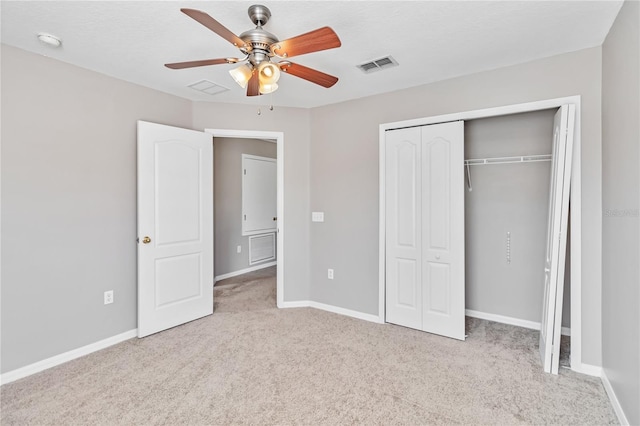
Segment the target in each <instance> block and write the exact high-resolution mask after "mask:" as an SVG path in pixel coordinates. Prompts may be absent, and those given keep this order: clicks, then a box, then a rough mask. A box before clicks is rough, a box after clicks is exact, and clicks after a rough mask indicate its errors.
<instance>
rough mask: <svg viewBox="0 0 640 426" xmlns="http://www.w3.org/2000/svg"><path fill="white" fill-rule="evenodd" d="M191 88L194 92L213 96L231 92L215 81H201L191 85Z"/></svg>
mask: <svg viewBox="0 0 640 426" xmlns="http://www.w3.org/2000/svg"><path fill="white" fill-rule="evenodd" d="M189 87H190V88H191V89H193V90H197V91H198V92H202V93H206V94H207V95H212V96H213V95H217V94H218V93H222V92H226V91H227V90H229V89H228V88H226V87H223V86H220V85H219V84H215V83H214V82H213V81H209V80H200V81H198V82H197V83H193V84H190V85H189Z"/></svg>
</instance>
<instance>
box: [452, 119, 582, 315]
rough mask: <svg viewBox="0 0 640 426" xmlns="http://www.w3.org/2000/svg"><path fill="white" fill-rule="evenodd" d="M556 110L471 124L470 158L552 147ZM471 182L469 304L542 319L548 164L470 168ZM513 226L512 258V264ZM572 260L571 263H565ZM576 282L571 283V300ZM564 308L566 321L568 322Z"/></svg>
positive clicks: (467, 202) (467, 148)
mask: <svg viewBox="0 0 640 426" xmlns="http://www.w3.org/2000/svg"><path fill="white" fill-rule="evenodd" d="M556 111H557V109H552V110H546V111H537V112H531V113H524V114H514V115H509V116H503V117H493V118H485V119H480V120H470V121H467V122H465V126H464V133H465V158H491V157H508V156H517V155H540V154H549V153H551V145H552V135H553V117H554V115H555V113H556ZM469 170H470V172H471V186H472V190H471V191H469V190H468V189H467V188H465V237H466V258H465V261H466V271H465V274H466V307H467V309H472V310H475V311H480V312H484V313H490V314H497V315H504V316H507V317H512V318H518V319H523V320H527V321H534V322H540V320H541V318H542V298H543V293H544V257H545V249H546V237H547V219H548V207H549V183H550V170H551V163H550V162H539V163H524V164H494V165H481V166H471V167H470V168H469ZM507 232H510V234H511V244H510V253H511V262H510V263H507V257H506V245H507V243H506V240H507ZM567 266H568V265H567ZM570 287H571V286H570V283H569V282H566V283H565V299H569V297H570V294H569V289H570ZM570 318H571V316H570V315H569V312H563V319H564V322H563V325H564V326H569V324H570Z"/></svg>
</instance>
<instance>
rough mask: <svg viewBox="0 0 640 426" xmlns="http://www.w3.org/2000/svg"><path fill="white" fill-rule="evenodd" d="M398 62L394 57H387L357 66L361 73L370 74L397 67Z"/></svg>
mask: <svg viewBox="0 0 640 426" xmlns="http://www.w3.org/2000/svg"><path fill="white" fill-rule="evenodd" d="M397 66H398V61H396V60H395V59H393V57H392V56H385V57H383V58H378V59H374V60H372V61H368V62H365V63H363V64H360V65H356V67H357V68H359V69H360V71H362V72H364V73H366V74H369V73H372V72H376V71H380V70H383V69H387V68H392V67H397Z"/></svg>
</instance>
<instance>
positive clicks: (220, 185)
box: [213, 138, 277, 276]
mask: <svg viewBox="0 0 640 426" xmlns="http://www.w3.org/2000/svg"><path fill="white" fill-rule="evenodd" d="M276 148H277V145H276V144H275V143H273V142H267V141H263V140H259V139H242V138H214V140H213V153H214V154H213V158H214V159H215V160H214V186H215V188H214V206H215V218H214V225H215V255H214V258H215V274H216V276H220V275H223V274H228V273H229V272H236V271H241V270H243V269H246V268H248V267H250V266H251V265H249V237H248V236H244V237H243V236H242V220H241V219H242V154H251V155H258V156H260V157H268V158H276V155H277V153H276ZM237 246H242V252H241V253H238V252H237V250H236V249H237Z"/></svg>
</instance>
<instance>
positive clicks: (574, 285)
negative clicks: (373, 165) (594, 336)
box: [378, 95, 582, 366]
mask: <svg viewBox="0 0 640 426" xmlns="http://www.w3.org/2000/svg"><path fill="white" fill-rule="evenodd" d="M580 102H581V97H580V96H579V95H576V96H568V97H564V98H556V99H547V100H542V101H534V102H528V103H523V104H515V105H506V106H500V107H494V108H486V109H479V110H473V111H465V112H459V113H453V114H444V115H437V116H433V117H425V118H418V119H414V120H405V121H397V122H393V123H386V124H381V125H380V128H379V132H378V133H379V144H380V154H379V165H380V167H379V187H380V192H379V201H380V202H379V212H378V214H379V216H378V217H379V228H380V231H379V245H378V250H379V254H378V265H379V267H378V270H379V276H378V286H379V290H378V298H379V299H378V317H379V318H380V321H384V310H385V275H386V272H385V233H386V228H385V214H384V213H385V212H384V210H385V209H384V206H385V188H384V182H385V149H384V143H385V132H386V131H387V130H392V129H399V128H405V127H414V126H425V125H429V124H437V123H444V122H448V121H458V120H463V121H464V120H473V119H478V118H487V117H497V116H502V115H509V114H516V113H522V112H532V111H540V110H544V109H551V108H559V107H561V106H562V105H566V104H573V105H575V108H576V122H575V133H574V145H573V168H572V177H571V179H572V181H571V195H570V203H571V214H570V220H569V221H570V224H571V225H570V226H571V328H572V331H573V332H572V333H571V365H572V366H574V365H575V366H579V365H582V179H581V153H580V151H581V149H580V147H581V115H582V114H581V104H580Z"/></svg>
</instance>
